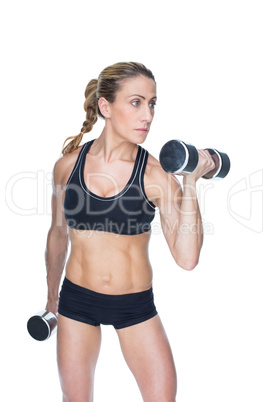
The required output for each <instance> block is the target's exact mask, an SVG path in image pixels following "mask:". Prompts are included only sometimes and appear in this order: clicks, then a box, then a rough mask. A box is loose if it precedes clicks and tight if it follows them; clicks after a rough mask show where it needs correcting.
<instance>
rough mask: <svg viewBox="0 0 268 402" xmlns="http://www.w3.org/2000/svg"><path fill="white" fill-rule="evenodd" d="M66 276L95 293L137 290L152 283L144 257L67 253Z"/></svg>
mask: <svg viewBox="0 0 268 402" xmlns="http://www.w3.org/2000/svg"><path fill="white" fill-rule="evenodd" d="M66 277H67V278H68V279H69V280H70V281H72V282H74V283H76V284H77V285H80V286H83V287H85V288H88V289H91V290H93V291H96V292H99V293H106V294H125V293H135V292H141V291H144V290H147V289H149V288H150V287H151V286H152V268H151V265H150V263H149V261H148V259H147V258H135V259H132V258H130V257H129V256H128V258H127V257H126V256H124V255H121V253H117V255H113V256H112V255H110V256H108V255H106V256H105V252H103V254H102V255H96V253H93V255H91V256H90V255H89V256H88V257H87V256H83V258H79V257H78V258H77V256H76V255H74V254H72V253H71V254H70V257H69V259H68V262H67V264H66Z"/></svg>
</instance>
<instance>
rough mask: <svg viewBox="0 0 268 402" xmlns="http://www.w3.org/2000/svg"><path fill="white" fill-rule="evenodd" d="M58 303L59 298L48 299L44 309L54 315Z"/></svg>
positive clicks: (56, 312) (56, 311)
mask: <svg viewBox="0 0 268 402" xmlns="http://www.w3.org/2000/svg"><path fill="white" fill-rule="evenodd" d="M58 305H59V299H57V300H48V301H47V305H46V311H49V312H50V313H53V314H54V315H55V316H56V317H57V315H58Z"/></svg>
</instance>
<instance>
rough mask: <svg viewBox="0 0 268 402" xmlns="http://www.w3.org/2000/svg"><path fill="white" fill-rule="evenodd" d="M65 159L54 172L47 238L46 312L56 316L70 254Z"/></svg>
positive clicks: (60, 160) (56, 166)
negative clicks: (65, 206) (65, 198)
mask: <svg viewBox="0 0 268 402" xmlns="http://www.w3.org/2000/svg"><path fill="white" fill-rule="evenodd" d="M64 165H65V163H64V160H63V158H61V159H59V160H58V161H57V162H56V164H55V167H54V170H53V193H52V223H51V227H50V229H49V232H48V236H47V244H46V251H45V263H46V270H47V286H48V296H47V305H46V310H47V311H50V312H52V313H54V314H56V313H57V311H58V299H59V286H60V281H61V276H62V272H63V270H64V266H65V262H66V257H67V252H68V243H69V237H68V229H67V224H66V220H65V217H64V208H63V203H64V194H65V183H64V176H65V175H66V170H65V167H66V165H65V166H64Z"/></svg>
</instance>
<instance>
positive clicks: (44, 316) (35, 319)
mask: <svg viewBox="0 0 268 402" xmlns="http://www.w3.org/2000/svg"><path fill="white" fill-rule="evenodd" d="M57 325H58V320H57V317H56V316H55V315H54V314H53V313H50V312H49V311H47V310H42V311H40V312H39V313H37V314H36V315H33V316H32V317H31V318H30V319H29V320H28V322H27V329H28V332H29V334H30V335H31V337H33V338H34V339H36V340H37V341H45V340H46V339H48V338H50V337H51V335H53V334H54V332H56V329H57Z"/></svg>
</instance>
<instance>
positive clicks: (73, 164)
mask: <svg viewBox="0 0 268 402" xmlns="http://www.w3.org/2000/svg"><path fill="white" fill-rule="evenodd" d="M85 97H86V100H85V104H84V108H85V110H86V120H85V122H84V123H83V127H82V129H81V133H80V134H79V135H78V136H76V137H71V138H70V139H71V140H72V141H71V142H69V143H68V145H67V146H65V147H64V149H63V156H62V157H61V158H60V159H59V160H58V161H57V162H56V164H55V167H54V174H53V177H54V182H53V197H52V210H53V214H52V225H51V228H50V230H49V233H48V239H47V249H46V265H47V283H48V302H47V306H46V309H47V310H49V311H52V312H53V313H55V314H56V313H58V332H57V336H58V343H57V345H58V347H57V356H58V367H59V375H60V380H61V387H62V392H63V401H65V402H67V401H71V402H76V401H77V402H78V401H79V402H86V401H87V402H88V401H92V400H93V385H94V371H95V366H96V363H97V359H98V354H99V350H100V344H101V328H100V324H109V325H113V326H114V327H115V329H116V331H117V334H118V337H119V341H120V345H121V348H122V352H123V355H124V357H125V359H126V362H127V364H128V366H129V368H130V370H131V371H132V373H133V374H134V376H135V379H136V381H137V384H138V386H139V388H140V391H141V394H142V397H143V399H144V401H146V402H156V401H157V402H174V401H175V398H176V370H175V366H174V361H173V357H172V352H171V349H170V345H169V342H168V339H167V336H166V334H165V331H164V328H163V325H162V323H161V320H160V318H159V315H158V313H157V311H156V308H155V305H154V301H153V292H152V267H151V265H150V261H149V259H148V243H149V239H150V232H151V231H150V229H151V222H152V220H153V217H154V214H155V208H156V207H157V208H158V209H159V212H160V217H161V225H162V229H163V232H164V235H165V238H166V241H167V243H168V246H169V248H170V251H171V253H172V256H173V257H174V260H175V261H176V263H177V264H178V265H179V266H180V267H182V268H184V269H186V270H191V269H193V268H194V267H195V266H196V264H197V263H198V258H199V254H200V250H201V246H202V223H201V216H200V212H199V207H198V201H197V197H196V181H197V180H198V179H199V178H200V177H201V176H202V175H204V174H205V173H206V172H208V171H210V170H211V169H212V168H213V167H214V164H213V161H212V159H211V157H210V155H209V154H208V153H207V152H206V151H202V150H201V151H199V163H198V166H197V168H196V169H195V171H194V172H193V173H191V174H188V175H186V176H184V178H183V180H184V190H183V191H182V189H181V186H180V184H179V183H178V181H177V180H176V178H175V176H173V175H169V174H167V173H166V172H165V171H164V170H163V169H162V168H161V165H160V164H159V162H158V160H156V159H155V158H154V157H153V156H152V155H150V154H148V152H147V151H146V150H145V149H144V148H142V147H141V146H140V145H138V144H141V143H143V142H144V141H145V139H146V137H147V135H148V133H149V130H150V126H151V123H152V120H153V117H154V107H155V104H156V83H155V79H154V76H153V74H152V72H151V71H150V70H148V69H146V67H145V66H143V65H142V64H139V63H117V64H115V65H112V66H110V67H107V68H106V69H104V70H103V71H102V73H101V74H100V76H99V79H98V80H91V81H90V82H89V84H88V85H87V88H86V91H85ZM98 115H99V116H100V117H102V118H104V119H105V126H104V129H103V131H102V133H101V134H100V136H99V137H98V138H96V139H95V140H91V141H89V142H86V143H85V144H84V145H83V146H79V144H80V142H81V140H82V137H83V135H84V134H85V133H86V132H89V131H90V130H91V129H92V127H93V125H94V123H95V122H96V121H97V118H98ZM67 140H69V138H68V139H67ZM67 140H66V141H67ZM69 240H70V242H71V252H70V256H69V259H68V261H67V264H66V276H65V279H64V281H63V285H62V289H61V293H60V299H59V300H58V294H59V285H60V281H61V276H62V272H63V269H64V267H65V260H66V255H67V247H68V241H69Z"/></svg>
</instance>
